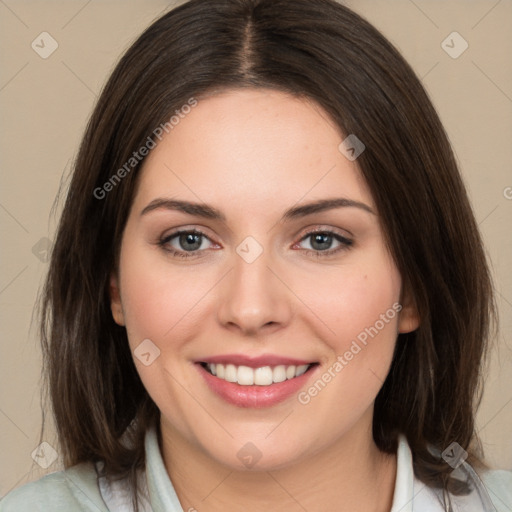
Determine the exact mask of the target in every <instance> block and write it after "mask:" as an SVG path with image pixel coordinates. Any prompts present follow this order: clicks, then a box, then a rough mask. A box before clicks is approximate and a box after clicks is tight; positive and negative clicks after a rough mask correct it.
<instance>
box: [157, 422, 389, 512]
mask: <svg viewBox="0 0 512 512" xmlns="http://www.w3.org/2000/svg"><path fill="white" fill-rule="evenodd" d="M161 431H162V439H161V450H162V455H163V459H164V463H165V466H166V469H167V472H168V474H169V476H170V479H171V481H172V483H173V486H174V489H175V491H176V494H177V496H178V498H179V500H180V502H181V504H182V507H183V510H186V511H189V510H190V511H194V510H197V511H200V512H220V511H225V510H232V509H233V507H234V506H235V505H236V506H240V504H241V503H243V508H244V510H245V511H247V512H256V511H258V512H259V511H261V510H272V511H275V512H281V511H282V512H284V511H287V512H289V511H295V510H296V511H297V512H299V511H302V512H303V511H304V510H307V511H308V512H320V511H322V512H324V511H325V510H336V511H338V512H354V511H359V510H366V511H371V512H389V511H390V510H391V505H392V501H393V493H394V486H395V478H396V455H395V454H393V455H388V454H383V453H382V452H380V451H379V449H378V448H377V446H376V445H375V443H374V441H373V437H372V434H371V422H370V423H369V425H367V428H361V425H360V424H359V423H358V424H357V425H356V426H355V428H353V429H352V430H351V431H349V432H347V433H346V434H345V435H343V437H341V438H340V439H339V440H337V442H336V443H335V444H334V445H330V446H329V447H328V449H326V450H323V451H321V452H319V453H316V454H314V455H312V456H309V457H307V458H305V459H302V460H300V461H298V462H295V463H294V464H291V465H288V466H286V467H285V468H281V469H276V470H271V471H258V470H256V469H255V468H254V469H252V470H249V471H239V470H235V469H232V468H228V467H226V466H225V465H223V464H220V463H218V462H217V461H216V460H214V459H212V458H211V457H208V455H207V454H205V452H204V451H202V450H200V449H198V447H197V446H194V445H192V444H191V443H190V442H189V441H188V440H186V439H184V438H183V437H182V436H181V435H180V434H179V433H178V432H177V431H176V430H173V429H171V428H170V427H169V425H162V428H161Z"/></svg>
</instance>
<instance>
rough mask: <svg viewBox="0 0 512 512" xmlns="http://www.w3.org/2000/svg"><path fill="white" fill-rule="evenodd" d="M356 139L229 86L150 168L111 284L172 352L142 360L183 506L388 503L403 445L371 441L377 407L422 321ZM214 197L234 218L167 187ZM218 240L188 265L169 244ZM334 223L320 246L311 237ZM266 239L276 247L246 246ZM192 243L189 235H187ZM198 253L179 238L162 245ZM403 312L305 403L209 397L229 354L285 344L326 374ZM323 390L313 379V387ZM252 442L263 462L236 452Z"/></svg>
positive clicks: (290, 100) (132, 314)
mask: <svg viewBox="0 0 512 512" xmlns="http://www.w3.org/2000/svg"><path fill="white" fill-rule="evenodd" d="M344 138H345V136H344V135H343V134H342V133H340V130H339V129H338V128H337V127H336V125H335V124H334V122H333V121H332V120H331V119H330V118H329V116H328V115H327V113H326V112H324V111H323V110H322V109H321V108H320V107H319V106H318V105H316V104H315V103H312V102H309V101H306V100H304V99H299V98H296V97H293V96H290V95H287V94H284V93H282V92H278V91H274V90H261V89H260V90H252V89H245V90H229V91H223V92H221V93H219V94H216V95H212V96H209V97H206V98H203V99H200V101H199V103H198V105H197V106H196V107H195V108H194V109H192V111H191V112H190V113H189V114H188V115H187V116H186V117H185V118H184V119H182V120H181V121H180V123H179V124H178V125H176V126H175V127H174V129H173V130H172V131H170V132H169V133H168V134H167V135H166V136H165V137H164V138H163V139H162V141H161V142H160V143H159V144H158V146H157V147H156V148H155V149H153V150H152V151H151V152H150V154H149V155H148V157H147V158H146V160H145V162H144V166H143V169H142V171H141V172H142V174H141V176H140V182H139V186H138V189H137V191H136V194H135V198H134V201H133V205H132V208H131V211H130V214H129V218H128V221H127V224H126V228H125V231H124V234H123V239H122V245H121V253H120V263H119V269H118V271H117V272H114V273H113V274H112V277H111V299H112V300H111V306H112V314H113V316H114V319H115V320H116V322H117V323H118V324H120V325H124V326H125V327H126V329H127V333H128V338H129V343H130V347H131V349H132V350H135V349H136V348H137V346H138V345H139V344H140V343H141V342H142V340H144V339H150V340H151V341H152V343H154V344H155V345H156V346H157V347H158V348H159V350H160V355H159V357H157V358H156V359H155V360H154V361H153V362H152V363H151V364H150V365H149V366H145V365H143V364H142V363H141V362H140V361H139V360H138V359H137V358H134V360H135V363H136V365H137V369H138V371H139V374H140V376H141V379H142V381H143V383H144V385H145V387H146V389H147V390H148V392H149V394H150V395H151V397H152V398H153V400H154V401H155V403H156V404H157V406H158V407H159V409H160V411H161V424H160V426H161V432H162V438H161V452H162V456H163V459H164V463H165V466H166V469H167V471H168V473H169V475H170V478H171V480H172V482H173V484H174V486H175V489H176V492H177V494H178V497H179V499H180V501H181V503H182V506H183V509H184V510H189V509H190V508H192V507H194V508H195V509H197V510H198V511H200V512H202V511H221V510H222V511H225V510H232V509H233V504H235V503H237V504H241V503H243V508H244V510H248V511H256V510H273V511H281V510H282V511H285V510H286V511H292V512H293V511H303V510H304V509H306V510H307V511H308V512H315V511H325V510H337V511H341V512H344V511H353V510H368V511H379V512H380V511H382V512H384V511H389V510H390V508H391V503H392V498H393V491H394V485H395V475H396V456H395V455H385V454H382V453H381V452H380V451H379V450H378V449H377V447H376V445H375V443H374V441H373V438H372V434H371V428H372V418H373V404H374V400H375V397H376V395H377V393H378V392H379V390H380V388H381V386H382V384H383V381H384V379H385V377H386V375H387V372H388V370H389V367H390V364H391V360H392V354H393V348H394V345H395V342H396V337H397V334H398V332H409V331H412V330H414V329H416V328H417V327H418V325H419V319H418V315H417V312H416V310H415V309H414V307H413V305H412V304H411V302H412V301H409V300H408V298H407V297H406V296H405V295H404V293H403V290H402V282H401V277H400V274H399V272H398V270H397V268H396V266H395V264H394V262H393V260H392V258H391V256H390V254H389V252H388V250H387V248H386V245H385V242H384V236H383V231H382V229H381V226H380V223H379V217H378V212H376V208H375V205H374V202H373V199H372V196H371V194H370V192H369V190H368V188H367V186H366V183H365V182H364V180H363V178H362V176H361V173H360V170H359V169H358V166H357V160H356V161H354V162H351V161H349V160H348V159H347V158H345V156H344V155H343V154H342V153H341V152H340V151H339V150H338V146H339V144H340V143H341V141H342V140H343V139H344ZM163 197H166V198H172V199H181V200H188V201H194V202H205V203H208V204H211V205H212V206H214V207H215V208H217V209H219V210H221V211H222V212H223V214H224V215H225V217H226V220H225V221H220V220H212V219H205V218H201V217H196V216H193V215H190V214H186V213H183V212H179V211H176V210H169V209H165V208H159V209H154V210H152V211H150V212H148V213H146V214H144V215H141V212H142V210H143V209H144V208H145V207H146V206H147V205H148V204H149V203H150V202H152V201H153V200H154V199H156V198H163ZM338 197H344V198H349V199H352V200H356V201H360V202H362V203H364V204H366V205H368V206H369V207H370V208H371V209H372V210H373V212H374V213H369V212H367V211H365V210H363V209H360V208H356V207H342V208H336V209H331V210H328V211H323V212H318V213H314V214H312V215H309V216H307V217H303V218H296V219H293V220H287V221H281V220H280V219H281V216H282V214H283V212H284V211H285V210H287V209H288V208H290V207H293V206H297V205H298V204H299V205H300V204H305V203H307V202H310V201H314V200H319V199H326V198H338ZM178 228H179V229H193V228H197V229H200V230H201V231H203V232H204V233H205V234H206V237H205V238H202V242H201V246H200V249H199V250H198V249H194V250H195V252H190V250H189V252H188V254H193V256H192V257H190V258H180V257H176V256H173V255H172V254H171V253H170V252H167V251H166V250H165V249H164V248H163V247H162V246H159V245H158V241H159V240H160V239H161V238H163V237H164V235H165V236H167V235H170V234H172V233H173V231H174V230H177V229H178ZM314 229H323V230H327V231H332V232H335V233H336V234H339V235H342V236H344V237H346V238H349V239H351V240H352V241H353V244H352V245H351V246H350V247H348V248H345V249H342V250H340V251H339V252H337V253H335V254H332V255H328V256H322V255H320V257H316V256H315V255H314V254H311V253H308V250H309V251H310V252H315V247H316V253H321V252H322V248H325V249H336V248H338V247H343V245H342V244H341V243H340V242H338V241H337V240H336V238H332V239H331V240H332V242H331V244H330V246H329V241H328V242H327V243H326V244H324V245H323V246H320V249H318V245H317V246H315V245H313V244H314V242H315V239H314V237H311V236H309V237H306V234H307V233H309V232H311V231H312V230H314ZM247 236H252V237H253V238H254V239H255V240H257V242H258V243H259V244H260V245H261V247H262V249H263V252H262V254H261V255H260V256H259V257H258V258H257V259H256V260H255V261H253V262H252V263H247V262H246V261H245V260H244V259H243V258H241V257H240V256H239V255H238V253H237V252H236V248H237V247H238V246H239V244H240V243H241V242H242V241H243V240H244V239H245V238H246V237H247ZM185 243H186V241H185ZM166 247H167V248H168V249H174V250H177V251H181V252H182V253H187V251H186V249H187V248H190V245H180V240H179V237H175V238H174V239H173V240H171V241H169V242H168V243H167V246H166ZM395 303H400V304H401V305H402V310H401V311H400V313H399V314H398V315H396V316H395V317H394V318H393V319H391V320H389V321H388V323H386V324H385V326H384V328H382V329H381V330H380V331H379V332H378V335H376V336H375V337H373V338H370V339H369V342H368V344H367V345H366V346H365V347H364V348H363V349H362V350H361V351H360V352H359V353H358V354H357V355H356V356H354V358H353V359H352V360H351V361H349V362H348V364H347V365H346V366H345V367H344V368H343V370H342V371H340V372H339V373H337V374H336V377H335V378H333V379H332V380H331V382H329V384H328V385H327V386H325V388H324V389H323V390H322V391H321V392H320V393H318V395H317V396H315V397H314V398H312V399H311V401H310V402H309V403H308V404H307V405H302V404H301V403H299V402H298V400H297V396H295V395H294V396H292V397H291V398H290V399H288V400H286V401H285V402H283V403H280V404H277V405H274V406H272V407H267V408H263V409H253V408H240V407H237V406H234V405H231V404H229V403H227V402H225V401H223V400H222V399H221V398H219V397H218V396H217V395H216V394H214V393H213V392H212V391H210V390H209V388H208V387H207V386H206V384H205V383H204V381H203V380H202V379H201V378H199V376H198V372H197V369H196V367H195V366H194V361H197V360H198V359H201V358H204V357H206V356H213V355H218V354H230V353H237V354H247V355H251V356H256V355H260V354H278V355H281V356H290V357H296V358H301V359H306V360H310V361H318V362H320V366H319V367H318V368H317V369H316V370H315V372H316V373H315V375H316V377H315V379H316V378H318V377H320V376H321V375H322V374H323V373H324V372H326V371H327V370H328V368H329V367H331V366H332V365H333V363H334V362H335V361H336V357H337V356H338V355H342V354H344V353H345V352H346V351H347V350H348V349H349V348H350V345H351V343H352V341H353V340H354V339H356V337H357V335H358V334H359V333H361V332H362V331H364V329H365V328H366V327H369V326H373V325H374V324H375V322H376V321H377V320H378V319H379V318H380V315H381V314H384V313H385V312H386V311H387V310H388V309H389V308H391V307H392V305H393V304H395ZM310 385H311V379H310V381H309V383H308V384H306V385H305V387H304V389H307V388H308V386H310ZM248 442H251V443H253V444H254V445H255V446H256V447H257V448H258V450H259V451H260V452H261V454H262V456H261V459H260V460H259V461H258V463H257V464H256V465H255V466H253V467H252V468H247V467H245V466H244V464H243V463H242V462H241V461H240V459H239V458H238V457H237V453H238V451H239V450H240V449H241V448H242V447H243V446H244V445H245V444H246V443H248Z"/></svg>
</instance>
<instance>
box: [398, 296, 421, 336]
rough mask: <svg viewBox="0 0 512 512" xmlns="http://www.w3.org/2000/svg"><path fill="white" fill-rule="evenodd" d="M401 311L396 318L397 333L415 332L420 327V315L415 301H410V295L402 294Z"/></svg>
mask: <svg viewBox="0 0 512 512" xmlns="http://www.w3.org/2000/svg"><path fill="white" fill-rule="evenodd" d="M402 298H403V300H402V301H401V302H400V303H401V304H402V309H401V310H400V316H399V318H398V332H399V333H407V332H412V331H415V330H416V329H417V328H418V327H419V326H420V315H419V313H418V309H417V307H416V303H415V301H414V300H413V299H412V296H411V294H409V293H407V292H406V293H403V294H402Z"/></svg>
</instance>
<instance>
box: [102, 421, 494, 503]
mask: <svg viewBox="0 0 512 512" xmlns="http://www.w3.org/2000/svg"><path fill="white" fill-rule="evenodd" d="M144 444H145V450H146V471H145V472H142V473H140V474H139V478H140V482H141V486H142V489H143V490H144V491H146V493H147V494H148V495H149V497H150V501H151V504H149V503H148V502H147V500H145V499H143V500H142V504H141V505H142V509H141V512H142V511H143V512H183V509H182V507H181V504H180V501H179V499H178V496H177V495H176V491H175V490H174V487H173V485H172V482H171V480H170V478H169V475H168V474H167V470H166V468H165V465H164V462H163V458H162V454H161V453H160V448H159V445H158V437H157V433H156V429H155V428H150V429H148V431H147V432H146V437H145V441H144ZM477 485H478V484H477ZM99 487H100V492H101V495H102V497H103V500H104V501H105V503H106V504H107V506H108V509H109V510H110V511H111V512H131V511H132V508H131V497H130V492H129V487H128V484H127V482H126V481H119V480H118V481H114V482H111V483H107V481H106V480H105V478H100V479H99ZM477 498H478V495H477V493H471V495H469V497H466V498H465V499H464V500H463V501H464V503H465V504H468V505H470V507H471V508H468V509H467V510H471V511H474V510H493V509H489V508H481V507H482V501H480V500H478V501H477ZM452 499H453V497H452ZM468 500H469V501H468ZM441 503H442V493H441V491H439V490H435V489H432V488H430V487H428V486H426V485H425V484H424V483H423V482H421V481H420V480H419V479H417V478H416V477H415V475H414V471H413V461H412V453H411V449H410V447H409V444H408V442H407V439H406V437H405V435H403V434H400V435H399V438H398V448H397V470H396V480H395V489H394V494H393V504H392V507H391V512H444V510H445V509H444V507H443V506H442V504H441ZM476 506H478V509H477V508H473V507H476ZM455 510H466V509H465V508H463V509H459V508H456V509H455Z"/></svg>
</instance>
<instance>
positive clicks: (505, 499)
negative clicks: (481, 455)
mask: <svg viewBox="0 0 512 512" xmlns="http://www.w3.org/2000/svg"><path fill="white" fill-rule="evenodd" d="M479 476H480V479H481V480H482V482H483V484H484V485H485V488H486V490H487V492H488V493H489V497H490V498H491V500H492V502H493V505H494V506H495V507H496V510H497V512H502V511H503V512H510V510H512V471H506V470H503V469H490V470H487V471H483V472H482V473H480V474H479Z"/></svg>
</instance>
